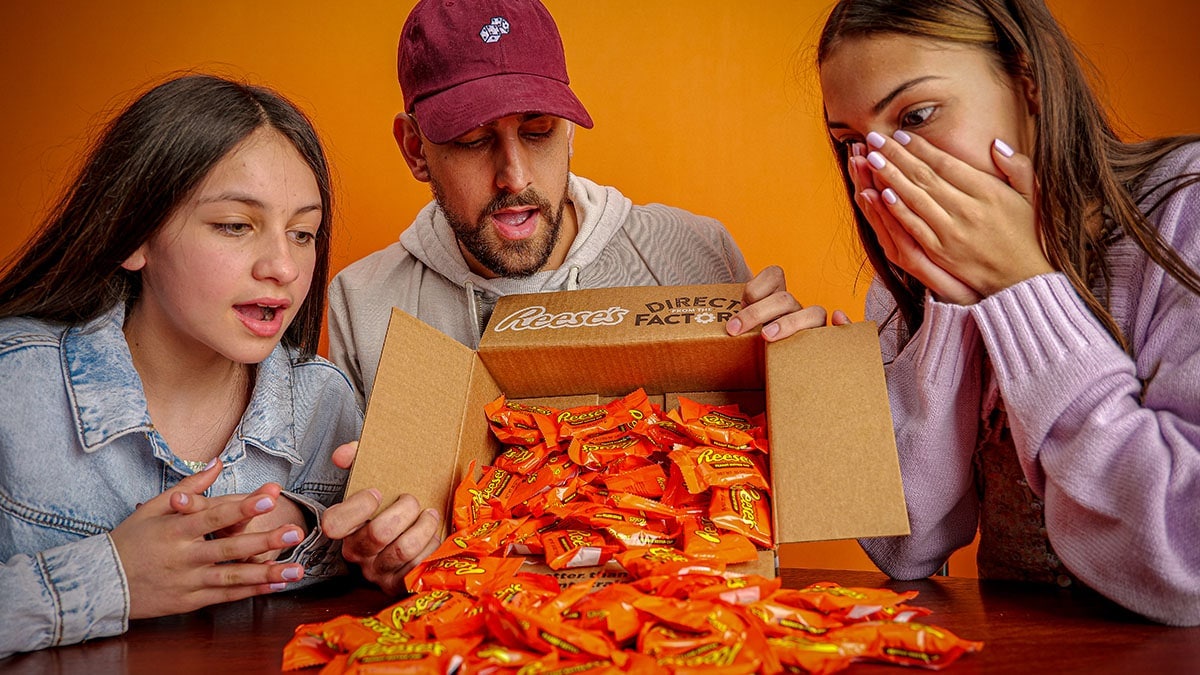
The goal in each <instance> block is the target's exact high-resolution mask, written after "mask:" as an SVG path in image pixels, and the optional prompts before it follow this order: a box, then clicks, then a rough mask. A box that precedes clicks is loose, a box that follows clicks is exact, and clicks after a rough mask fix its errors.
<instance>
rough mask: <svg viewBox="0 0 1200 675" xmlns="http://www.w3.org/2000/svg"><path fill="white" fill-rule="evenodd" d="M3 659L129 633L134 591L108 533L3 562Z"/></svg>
mask: <svg viewBox="0 0 1200 675" xmlns="http://www.w3.org/2000/svg"><path fill="white" fill-rule="evenodd" d="M0 607H4V621H0V658H4V657H6V656H8V655H10V654H12V653H14V652H25V651H33V650H37V649H42V648H44V647H55V646H59V645H69V644H75V643H77V642H82V641H84V640H90V639H92V638H100V637H107V636H110V635H119V634H121V633H124V632H125V631H126V630H127V629H128V627H129V589H128V586H127V584H126V582H125V571H124V568H122V567H121V562H120V559H119V558H118V557H117V550H116V548H115V547H114V546H113V543H112V539H111V538H109V536H108V535H107V534H101V535H96V536H93V537H88V538H86V539H80V540H79V541H75V542H71V543H70V544H65V545H63V546H59V547H57V548H51V549H47V550H45V551H42V552H40V553H37V554H35V555H14V556H13V557H11V558H9V559H8V561H6V562H4V563H3V564H0Z"/></svg>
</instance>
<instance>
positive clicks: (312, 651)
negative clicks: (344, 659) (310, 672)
mask: <svg viewBox="0 0 1200 675" xmlns="http://www.w3.org/2000/svg"><path fill="white" fill-rule="evenodd" d="M323 625H324V624H321V623H302V624H300V625H299V626H296V630H295V632H294V633H293V634H292V638H291V639H290V640H288V642H287V644H286V645H284V646H283V670H299V669H301V668H308V667H311V666H322V665H325V664H326V663H329V662H330V661H331V660H333V658H334V657H335V656H337V655H338V651H337V650H336V649H334V648H333V647H331V646H329V643H327V642H326V641H325V638H324V637H323V636H322V635H321V626H323Z"/></svg>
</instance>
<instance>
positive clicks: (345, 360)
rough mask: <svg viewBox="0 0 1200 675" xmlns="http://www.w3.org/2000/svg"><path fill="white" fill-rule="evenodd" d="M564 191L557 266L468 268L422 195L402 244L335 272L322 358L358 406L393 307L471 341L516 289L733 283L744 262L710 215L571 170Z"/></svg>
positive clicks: (743, 277)
mask: <svg viewBox="0 0 1200 675" xmlns="http://www.w3.org/2000/svg"><path fill="white" fill-rule="evenodd" d="M567 192H568V196H569V198H570V200H571V201H572V202H573V203H574V206H575V210H576V215H577V217H578V220H579V232H578V234H577V235H576V237H575V241H574V243H572V244H571V249H570V250H569V251H568V252H567V258H566V260H565V261H564V262H563V264H562V266H561V267H559V268H558V269H555V270H547V271H544V272H538V273H536V274H532V275H530V276H528V277H521V278H515V277H503V278H497V279H485V278H483V277H481V276H479V275H477V274H475V273H474V272H472V271H471V270H470V269H469V268H468V267H467V263H466V261H465V260H464V259H463V256H462V253H461V251H459V248H458V244H457V242H456V240H455V238H454V232H453V231H452V230H451V229H450V224H449V223H448V222H446V218H445V216H444V215H443V214H442V211H441V209H440V208H438V206H437V204H436V203H435V202H430V203H429V204H427V205H426V206H425V207H424V208H423V209H421V211H420V213H418V214H417V218H416V220H414V221H413V223H412V225H410V226H409V227H408V229H406V230H405V231H404V232H403V234H401V235H400V241H398V242H396V243H394V244H392V245H391V246H388V247H387V248H385V249H383V250H380V251H376V252H374V253H372V254H370V255H368V256H367V257H365V258H363V259H362V260H359V261H358V262H355V263H354V264H352V265H350V266H349V267H347V268H346V269H344V270H342V271H341V273H339V274H338V275H337V276H336V277H334V279H333V282H332V283H331V284H330V285H329V317H328V318H329V355H330V358H331V359H332V360H333V362H334V363H336V364H337V365H338V366H340V367H341V368H342V369H343V370H344V371H346V373H347V375H349V377H350V381H351V382H352V383H353V384H354V388H355V390H356V391H357V392H358V395H359V403H360V404H363V405H364V406H365V397H366V396H367V395H368V394H369V392H370V391H371V387H372V385H373V384H374V382H375V373H376V370H377V368H378V364H379V356H380V354H381V353H382V352H383V340H384V336H385V335H386V333H387V326H388V320H389V318H390V317H391V310H392V307H399V308H400V309H402V310H404V311H405V312H408V313H409V314H412V315H413V316H415V317H417V318H418V319H420V320H421V321H424V322H425V323H427V324H429V325H430V326H433V327H434V328H437V329H438V330H440V331H441V332H443V333H445V334H446V335H449V336H450V337H452V338H454V339H455V340H458V341H459V342H461V343H463V344H464V345H467V346H469V347H472V348H474V347H476V346H478V344H479V337H480V335H481V334H482V332H483V327H484V326H485V325H486V324H487V320H488V318H489V317H490V316H491V312H492V308H493V307H494V306H495V304H496V299H497V298H499V297H500V296H503V295H511V294H514V293H540V292H547V291H564V290H566V291H571V290H576V289H579V288H614V287H619V286H676V285H689V284H719V283H738V282H745V281H748V280H749V279H750V276H751V275H750V269H749V268H748V267H747V266H746V261H745V260H744V259H743V258H742V254H741V251H739V250H738V248H737V245H736V244H734V243H733V238H732V237H730V235H729V232H728V231H726V230H725V228H724V227H723V226H722V225H721V224H720V223H719V222H717V221H716V220H713V219H712V218H705V217H702V216H696V215H693V214H691V213H688V212H687V211H683V210H681V209H677V208H673V207H670V206H664V205H662V204H648V205H645V206H635V205H634V204H633V203H632V202H631V201H630V200H629V199H627V198H626V197H625V196H623V195H622V194H621V193H620V192H618V191H617V190H616V189H615V188H612V187H606V186H602V185H597V184H596V183H593V182H591V181H589V180H587V179H586V178H580V177H579V176H575V175H574V174H572V175H570V176H569V178H568V184H567Z"/></svg>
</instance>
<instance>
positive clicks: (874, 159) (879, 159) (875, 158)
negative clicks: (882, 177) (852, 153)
mask: <svg viewBox="0 0 1200 675" xmlns="http://www.w3.org/2000/svg"><path fill="white" fill-rule="evenodd" d="M867 161H868V162H870V163H871V166H873V167H875V168H876V169H882V168H883V167H885V166H887V160H885V159H884V158H883V155H881V154H879V153H878V152H872V153H871V154H869V155H867Z"/></svg>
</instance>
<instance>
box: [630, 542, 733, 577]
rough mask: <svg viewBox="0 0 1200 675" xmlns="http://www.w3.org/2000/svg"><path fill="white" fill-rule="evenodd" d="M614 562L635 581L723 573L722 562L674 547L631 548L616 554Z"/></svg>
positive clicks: (723, 566) (723, 564)
mask: <svg viewBox="0 0 1200 675" xmlns="http://www.w3.org/2000/svg"><path fill="white" fill-rule="evenodd" d="M616 560H617V562H618V563H619V564H620V565H621V567H624V568H625V571H627V572H629V575H630V576H631V577H633V578H635V579H641V578H643V577H660V576H665V577H670V576H679V575H682V574H685V573H692V572H696V573H704V574H712V575H716V574H720V573H721V572H724V571H725V563H724V562H721V561H714V560H702V559H700V558H696V557H695V556H691V555H688V554H686V553H684V552H682V551H680V550H679V549H677V548H675V547H674V546H648V547H644V548H631V549H629V550H627V551H625V552H624V553H619V554H617V556H616ZM689 576H691V575H689Z"/></svg>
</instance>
